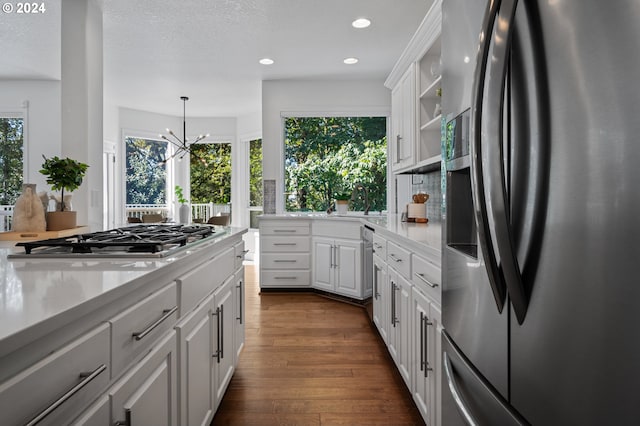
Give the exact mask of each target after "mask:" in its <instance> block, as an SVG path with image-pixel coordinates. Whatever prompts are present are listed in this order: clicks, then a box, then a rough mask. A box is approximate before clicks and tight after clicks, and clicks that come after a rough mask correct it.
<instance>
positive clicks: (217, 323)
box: [211, 276, 236, 412]
mask: <svg viewBox="0 0 640 426" xmlns="http://www.w3.org/2000/svg"><path fill="white" fill-rule="evenodd" d="M234 285H235V280H234V277H233V276H232V277H230V278H229V279H227V281H225V283H224V284H223V285H222V286H220V287H219V288H218V289H217V290H216V291H215V292H214V293H213V303H214V309H213V312H212V316H213V327H212V331H211V334H212V339H211V340H212V342H213V347H214V352H213V356H212V358H213V363H212V377H213V381H212V386H213V387H212V394H213V398H214V399H213V400H214V406H213V411H214V412H215V410H216V409H217V408H218V405H219V404H220V401H222V397H223V396H224V392H225V390H226V389H227V386H228V385H229V382H230V381H231V376H233V372H234V369H235V363H234V359H235V356H234V352H235V350H234V346H233V334H234V328H235V311H236V310H235V309H234V303H233V302H234V297H233V290H234Z"/></svg>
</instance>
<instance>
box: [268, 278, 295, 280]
mask: <svg viewBox="0 0 640 426" xmlns="http://www.w3.org/2000/svg"><path fill="white" fill-rule="evenodd" d="M273 278H274V279H276V280H295V279H297V278H298V277H273Z"/></svg>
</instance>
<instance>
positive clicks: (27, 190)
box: [12, 183, 47, 232]
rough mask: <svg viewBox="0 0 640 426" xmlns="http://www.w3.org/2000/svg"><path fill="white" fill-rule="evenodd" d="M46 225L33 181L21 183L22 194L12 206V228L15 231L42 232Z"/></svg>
mask: <svg viewBox="0 0 640 426" xmlns="http://www.w3.org/2000/svg"><path fill="white" fill-rule="evenodd" d="M46 227H47V224H46V222H45V218H44V209H43V208H42V202H41V201H40V198H39V197H38V194H37V193H36V184H35V183H25V184H23V185H22V194H20V196H19V197H18V199H17V200H16V205H15V207H14V208H13V223H12V230H13V231H16V232H43V231H44V230H45V229H46Z"/></svg>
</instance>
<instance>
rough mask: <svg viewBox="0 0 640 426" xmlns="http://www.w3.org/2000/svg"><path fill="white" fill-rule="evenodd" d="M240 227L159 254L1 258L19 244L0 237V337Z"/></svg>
mask: <svg viewBox="0 0 640 426" xmlns="http://www.w3.org/2000/svg"><path fill="white" fill-rule="evenodd" d="M245 232H246V229H244V228H226V229H225V231H224V233H219V235H218V234H216V236H214V237H212V238H208V239H205V240H202V241H201V242H197V243H195V244H193V245H191V246H189V248H188V249H185V250H182V251H178V252H176V253H175V254H174V255H171V256H168V257H166V258H160V259H140V258H139V259H135V258H132V259H128V258H126V259H107V258H102V259H100V258H90V259H89V258H85V259H75V258H74V259H43V258H35V259H7V255H8V254H10V253H13V252H23V251H24V249H23V248H21V247H15V242H10V241H0V342H2V343H3V345H4V344H6V343H7V342H6V341H7V339H10V338H14V337H15V336H16V334H17V333H20V332H22V331H25V330H27V329H29V328H32V327H38V326H41V327H44V326H45V325H46V324H45V323H50V322H53V323H64V322H65V321H69V320H73V317H74V316H77V315H80V314H81V313H82V312H85V311H86V310H87V309H91V307H92V306H98V305H99V304H100V303H102V302H103V301H105V300H114V299H115V298H117V297H120V296H121V295H125V294H127V293H128V292H129V290H128V289H127V286H128V285H131V284H132V283H135V282H137V281H141V282H142V281H148V280H149V279H153V278H154V277H155V276H162V275H163V274H164V270H166V268H169V267H171V266H173V265H177V264H180V263H183V264H184V263H185V262H186V260H185V259H187V258H188V257H189V256H190V255H191V254H193V253H195V252H197V251H200V250H204V249H206V248H207V247H209V248H211V247H212V246H213V245H214V244H218V243H219V242H221V241H223V240H225V239H228V238H229V237H232V236H234V235H238V234H242V233H245ZM47 327H51V325H47ZM5 349H6V348H3V350H2V351H0V352H3V351H4V350H5Z"/></svg>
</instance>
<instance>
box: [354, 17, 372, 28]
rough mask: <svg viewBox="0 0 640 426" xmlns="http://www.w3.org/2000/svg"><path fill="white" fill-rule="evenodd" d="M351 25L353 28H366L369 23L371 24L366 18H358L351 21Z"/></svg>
mask: <svg viewBox="0 0 640 426" xmlns="http://www.w3.org/2000/svg"><path fill="white" fill-rule="evenodd" d="M351 25H352V26H353V28H367V27H368V26H369V25H371V21H370V20H368V19H367V18H359V19H356V20H355V21H353V22H352V23H351Z"/></svg>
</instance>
